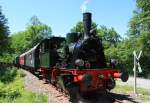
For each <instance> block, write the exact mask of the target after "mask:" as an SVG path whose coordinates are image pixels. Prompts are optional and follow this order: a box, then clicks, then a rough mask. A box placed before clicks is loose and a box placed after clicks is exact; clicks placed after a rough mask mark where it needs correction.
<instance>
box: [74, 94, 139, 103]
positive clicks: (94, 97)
mask: <svg viewBox="0 0 150 103" xmlns="http://www.w3.org/2000/svg"><path fill="white" fill-rule="evenodd" d="M73 103H139V102H137V101H136V100H135V99H134V98H132V97H131V96H130V95H124V94H116V93H106V94H100V93H93V94H90V95H87V96H84V97H81V96H80V98H79V100H76V101H74V102H73Z"/></svg>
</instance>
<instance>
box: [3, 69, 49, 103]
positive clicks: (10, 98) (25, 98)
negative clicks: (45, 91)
mask: <svg viewBox="0 0 150 103" xmlns="http://www.w3.org/2000/svg"><path fill="white" fill-rule="evenodd" d="M24 76H25V73H24V72H23V71H22V70H21V69H19V70H17V69H16V68H0V103H20V102H22V103H44V102H46V100H47V97H46V96H45V95H40V94H35V93H32V92H29V91H26V90H25V88H24V83H23V80H22V77H24ZM37 95H38V97H39V98H38V99H36V97H37Z"/></svg>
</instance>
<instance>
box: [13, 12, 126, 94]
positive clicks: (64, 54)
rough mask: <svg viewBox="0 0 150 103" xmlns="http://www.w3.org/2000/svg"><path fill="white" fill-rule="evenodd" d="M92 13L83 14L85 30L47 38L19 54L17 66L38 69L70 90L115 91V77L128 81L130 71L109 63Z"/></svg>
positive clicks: (65, 90)
mask: <svg viewBox="0 0 150 103" xmlns="http://www.w3.org/2000/svg"><path fill="white" fill-rule="evenodd" d="M91 16H92V14H91V13H89V12H86V13H83V25H84V33H79V32H78V33H68V34H67V36H66V38H64V37H50V38H46V39H44V40H42V41H41V42H40V43H38V44H37V45H36V46H34V47H33V48H32V49H30V50H29V51H27V52H25V53H23V54H21V55H19V56H18V57H17V58H16V60H15V64H16V66H20V67H22V68H25V69H28V70H30V71H32V72H33V73H34V72H38V73H39V74H38V75H39V76H40V77H41V78H45V79H46V80H48V81H49V82H50V83H51V84H53V85H54V86H55V87H57V88H60V89H61V90H62V91H64V92H66V93H68V92H70V91H71V92H73V93H77V92H78V93H81V94H85V93H89V92H95V91H105V90H111V89H113V88H114V87H115V78H120V79H121V80H122V81H123V82H126V81H127V80H128V74H127V73H125V72H120V71H118V70H116V69H114V68H110V67H109V68H108V67H107V66H106V60H105V55H104V49H103V45H102V40H101V38H99V37H98V36H97V35H96V31H95V30H93V29H91V22H92V20H91Z"/></svg>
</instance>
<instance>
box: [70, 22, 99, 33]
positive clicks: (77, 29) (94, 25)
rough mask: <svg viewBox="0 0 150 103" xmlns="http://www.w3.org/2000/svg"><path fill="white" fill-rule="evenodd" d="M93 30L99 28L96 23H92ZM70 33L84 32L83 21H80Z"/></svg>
mask: <svg viewBox="0 0 150 103" xmlns="http://www.w3.org/2000/svg"><path fill="white" fill-rule="evenodd" d="M91 28H92V29H96V28H97V24H96V23H95V22H92V27H91ZM70 32H81V33H83V32H84V27H83V22H82V21H78V22H77V23H76V25H75V26H74V27H73V28H71V29H70Z"/></svg>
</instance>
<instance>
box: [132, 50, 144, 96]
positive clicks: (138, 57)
mask: <svg viewBox="0 0 150 103" xmlns="http://www.w3.org/2000/svg"><path fill="white" fill-rule="evenodd" d="M141 54H142V51H140V53H139V55H138V56H137V54H136V51H133V55H134V67H133V71H134V93H135V94H137V91H136V85H137V81H136V68H137V67H138V71H139V72H140V73H141V72H142V69H141V66H140V63H139V59H140V57H141Z"/></svg>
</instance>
